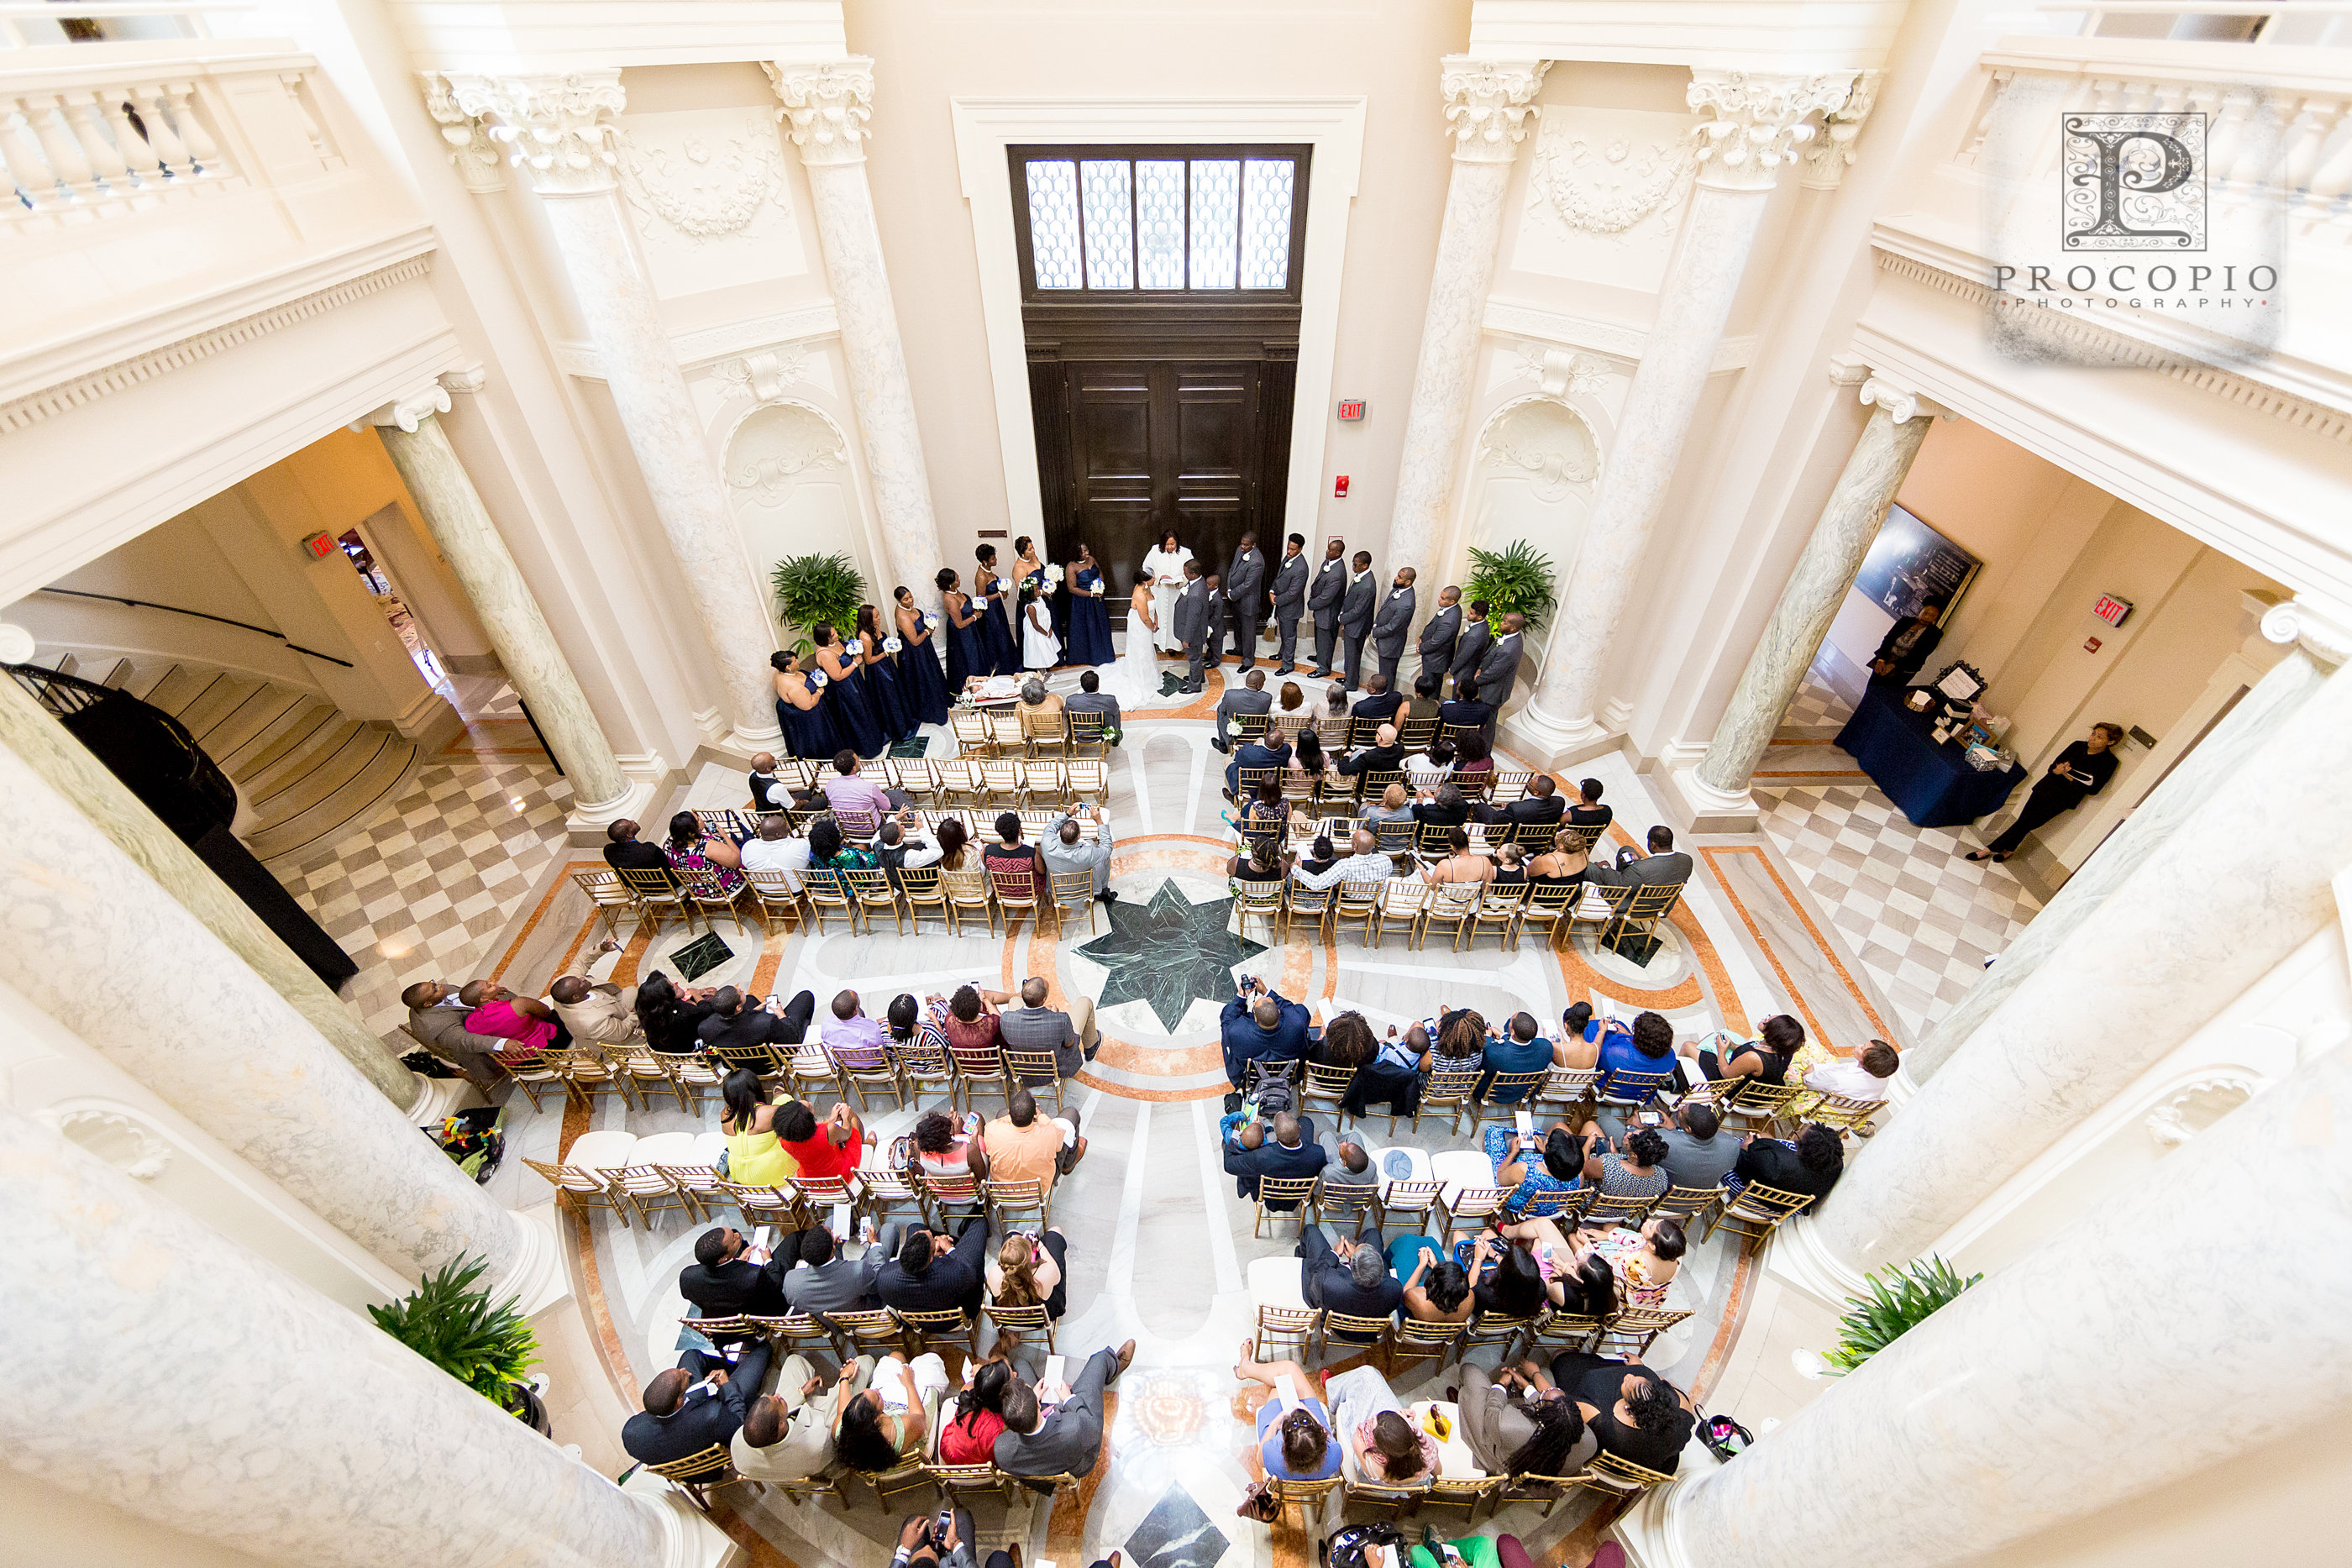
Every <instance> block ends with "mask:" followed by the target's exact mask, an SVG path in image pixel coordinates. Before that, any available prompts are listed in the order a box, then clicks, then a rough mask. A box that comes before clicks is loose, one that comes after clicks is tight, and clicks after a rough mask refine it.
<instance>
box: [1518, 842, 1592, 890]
mask: <svg viewBox="0 0 2352 1568" xmlns="http://www.w3.org/2000/svg"><path fill="white" fill-rule="evenodd" d="M1591 863H1592V856H1591V852H1588V851H1587V850H1586V849H1585V847H1584V841H1583V840H1582V839H1580V838H1579V837H1578V836H1577V835H1576V834H1574V833H1571V832H1570V831H1568V830H1567V829H1565V828H1563V829H1561V830H1560V831H1559V832H1556V833H1554V834H1553V835H1552V836H1551V848H1549V849H1548V850H1546V851H1544V852H1543V853H1541V854H1539V855H1538V856H1536V857H1535V859H1533V860H1531V861H1529V862H1528V885H1530V886H1533V887H1560V886H1567V887H1577V886H1581V885H1582V884H1583V882H1584V873H1585V872H1586V871H1587V870H1588V869H1589V868H1590V867H1591Z"/></svg>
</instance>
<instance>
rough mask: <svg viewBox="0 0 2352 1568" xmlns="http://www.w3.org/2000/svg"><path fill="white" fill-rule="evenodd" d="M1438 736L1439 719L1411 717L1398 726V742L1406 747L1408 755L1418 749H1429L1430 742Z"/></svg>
mask: <svg viewBox="0 0 2352 1568" xmlns="http://www.w3.org/2000/svg"><path fill="white" fill-rule="evenodd" d="M1436 738H1437V720H1435V719H1434V718H1409V719H1407V720H1405V721H1404V722H1403V723H1402V724H1401V725H1399V726H1397V744H1398V745H1399V746H1402V747H1404V749H1405V755H1406V756H1408V757H1410V756H1412V754H1413V753H1414V752H1417V751H1427V750H1428V749H1429V743H1430V742H1431V741H1433V740H1435V739H1436Z"/></svg>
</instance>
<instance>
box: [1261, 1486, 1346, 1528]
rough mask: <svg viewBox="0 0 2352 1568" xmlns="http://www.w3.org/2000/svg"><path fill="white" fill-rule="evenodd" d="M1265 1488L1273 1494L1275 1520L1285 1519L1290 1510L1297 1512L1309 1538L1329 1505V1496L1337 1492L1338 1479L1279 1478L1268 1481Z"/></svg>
mask: <svg viewBox="0 0 2352 1568" xmlns="http://www.w3.org/2000/svg"><path fill="white" fill-rule="evenodd" d="M1266 1486H1267V1488H1268V1489H1269V1490H1272V1491H1273V1493H1274V1501H1275V1508H1276V1515H1275V1517H1276V1520H1277V1521H1279V1520H1281V1519H1283V1518H1285V1517H1286V1516H1287V1515H1288V1513H1289V1511H1291V1510H1292V1509H1294V1508H1295V1509H1297V1510H1298V1511H1299V1516H1300V1521H1301V1523H1302V1525H1303V1526H1304V1528H1305V1529H1306V1531H1307V1534H1308V1535H1309V1536H1312V1535H1314V1534H1316V1533H1317V1531H1316V1530H1315V1521H1316V1520H1317V1519H1318V1518H1319V1517H1320V1516H1321V1515H1322V1513H1323V1512H1324V1511H1325V1510H1326V1509H1328V1507H1329V1505H1330V1500H1331V1494H1332V1493H1333V1492H1335V1491H1337V1490H1339V1477H1338V1476H1333V1477H1331V1478H1329V1479H1327V1480H1319V1481H1294V1480H1290V1479H1286V1478H1284V1477H1281V1476H1276V1477H1273V1478H1271V1479H1268V1481H1267V1482H1266Z"/></svg>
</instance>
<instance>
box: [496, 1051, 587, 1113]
mask: <svg viewBox="0 0 2352 1568" xmlns="http://www.w3.org/2000/svg"><path fill="white" fill-rule="evenodd" d="M498 1063H499V1066H500V1067H502V1068H504V1069H505V1070H506V1074H507V1076H508V1077H509V1078H511V1079H513V1080H514V1081H515V1082H516V1084H517V1085H518V1086H520V1088H521V1090H522V1092H524V1093H525V1094H527V1095H529V1096H530V1108H531V1109H532V1110H533V1111H534V1112H536V1111H537V1110H538V1109H539V1097H540V1095H541V1093H543V1092H546V1091H548V1090H551V1089H560V1090H562V1092H563V1097H564V1098H565V1099H567V1100H569V1099H570V1098H571V1097H572V1085H571V1084H570V1082H567V1081H566V1080H565V1077H564V1069H565V1066H566V1064H567V1062H566V1058H565V1057H564V1054H563V1053H562V1051H499V1053H498Z"/></svg>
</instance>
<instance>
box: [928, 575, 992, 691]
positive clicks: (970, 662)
mask: <svg viewBox="0 0 2352 1568" xmlns="http://www.w3.org/2000/svg"><path fill="white" fill-rule="evenodd" d="M933 581H935V582H936V583H937V584H938V585H939V590H940V601H941V602H942V603H944V604H945V605H946V606H947V616H948V623H947V628H946V635H947V644H948V693H949V695H950V696H953V695H960V694H961V692H962V691H963V684H964V682H965V681H967V680H969V679H971V677H972V676H974V675H984V674H988V649H987V648H986V646H985V645H984V644H983V642H982V637H981V632H980V618H981V613H982V612H981V609H980V606H978V605H976V604H974V603H973V602H972V601H971V597H970V596H969V595H967V594H966V593H964V592H963V591H962V590H961V587H960V586H959V584H961V582H962V579H961V578H959V577H958V576H956V574H955V569H954V568H952V567H945V566H943V567H941V568H940V575H939V576H938V577H937V578H935V579H933Z"/></svg>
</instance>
